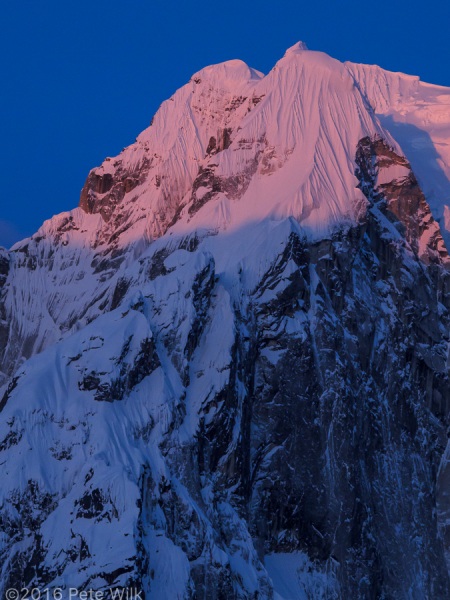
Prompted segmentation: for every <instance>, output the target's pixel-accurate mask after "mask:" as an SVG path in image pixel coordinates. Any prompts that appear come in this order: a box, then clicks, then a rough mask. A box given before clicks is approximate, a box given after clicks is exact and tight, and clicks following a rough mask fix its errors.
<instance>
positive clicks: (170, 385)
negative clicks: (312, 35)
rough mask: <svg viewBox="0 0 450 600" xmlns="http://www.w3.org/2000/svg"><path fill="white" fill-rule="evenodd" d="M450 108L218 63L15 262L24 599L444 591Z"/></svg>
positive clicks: (8, 270) (4, 584) (7, 576)
mask: <svg viewBox="0 0 450 600" xmlns="http://www.w3.org/2000/svg"><path fill="white" fill-rule="evenodd" d="M449 106H450V90H448V89H446V88H441V87H438V86H432V85H430V84H425V83H422V82H420V80H419V79H418V78H414V77H410V76H407V75H403V74H396V73H389V72H387V71H383V70H382V69H380V68H379V67H372V66H365V65H355V64H351V63H345V64H342V63H340V62H339V61H336V60H334V59H333V58H331V57H329V56H327V55H326V54H323V53H321V52H316V51H310V50H307V48H306V45H305V44H303V43H302V42H299V43H297V44H295V45H294V46H293V47H292V48H290V49H289V50H288V51H287V52H286V54H285V55H284V57H283V58H282V59H281V60H279V61H278V62H277V64H276V65H275V66H274V68H273V69H272V71H270V73H268V74H267V75H265V76H264V75H263V74H262V73H260V72H258V71H256V70H254V69H252V68H250V67H249V66H247V65H246V64H245V63H243V62H242V61H240V60H231V61H227V62H224V63H221V64H218V65H212V66H209V67H206V68H204V69H202V70H201V71H199V72H198V73H196V74H194V75H193V76H192V78H191V80H190V81H189V82H188V83H187V84H186V85H185V86H183V87H182V88H180V89H179V90H178V91H177V92H176V93H175V94H174V95H173V96H172V97H171V98H170V99H169V100H167V101H166V102H164V103H163V104H162V105H161V107H160V109H159V110H158V112H157V113H156V115H155V116H154V118H153V120H152V123H151V125H150V126H149V127H148V128H147V129H146V130H145V131H144V132H142V133H141V134H140V135H139V136H138V138H137V140H136V142H135V143H134V144H132V145H131V146H129V147H128V148H125V149H124V150H123V151H122V152H121V154H119V155H118V156H117V157H115V158H107V159H106V160H105V161H104V162H103V164H102V165H101V166H99V167H97V168H95V169H93V170H92V171H91V172H90V173H89V175H88V177H87V180H86V183H85V186H84V188H83V190H82V192H81V197H80V202H79V206H78V208H75V209H74V210H73V211H70V212H68V213H62V214H60V215H57V216H55V217H53V218H52V219H50V220H49V221H46V222H45V223H44V224H43V225H42V227H41V228H40V229H39V231H38V232H37V233H36V234H35V235H33V236H32V237H31V238H29V239H26V240H24V241H23V242H20V243H18V244H16V245H15V246H14V247H13V248H12V250H11V251H10V252H7V251H4V250H0V340H1V342H2V343H1V345H0V386H1V387H0V413H1V414H0V460H1V463H2V465H3V479H2V488H1V490H0V507H1V508H0V520H1V523H2V531H3V534H2V537H1V538H0V557H1V565H2V567H1V569H2V570H1V576H0V589H1V593H2V594H4V593H6V590H7V589H9V588H20V589H22V588H30V589H31V588H38V589H45V588H50V589H52V588H63V589H68V588H69V587H72V588H78V589H80V590H97V591H98V590H101V591H102V592H104V594H106V595H104V596H103V597H105V598H106V597H109V596H108V594H109V595H110V596H111V597H112V595H113V592H111V591H110V590H114V589H130V588H136V589H138V590H139V591H142V593H143V595H145V597H146V598H147V599H150V598H151V599H152V600H166V599H168V598H170V599H172V598H174V599H175V598H180V599H181V598H183V599H194V598H209V599H211V600H219V599H227V600H228V599H238V598H239V599H256V598H258V599H260V600H261V599H267V600H292V599H301V600H303V599H304V598H305V599H306V598H317V599H319V598H323V599H325V598H326V599H327V600H328V599H332V598H342V599H347V598H361V599H362V598H364V599H365V598H405V599H406V598H427V597H429V598H436V599H440V598H442V599H445V598H448V597H449V594H450V583H449V575H448V566H449V564H450V529H449V525H448V524H449V523H450V491H449V483H448V482H449V480H450V463H449V460H448V456H449V452H450V450H449V449H448V446H447V427H448V425H449V422H448V415H449V401H450V385H449V384H450V382H449V373H448V341H449V337H450V336H449V326H450V315H449V309H450V295H449V294H450V280H449V269H450V259H449V255H448V253H447V248H446V241H447V242H448V241H449V238H448V233H447V227H448V223H449V222H450V217H449V216H448V214H450V213H449V211H450V208H449V205H450V193H449V192H450V183H449V182H450V161H449V159H450V155H448V153H447V148H449V147H450V111H449V110H448V107H449ZM449 229H450V228H449Z"/></svg>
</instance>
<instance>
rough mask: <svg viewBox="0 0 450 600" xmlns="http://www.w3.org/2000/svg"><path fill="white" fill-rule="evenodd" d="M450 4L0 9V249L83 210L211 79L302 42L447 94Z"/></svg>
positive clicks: (32, 5) (29, 5) (140, 2)
mask: <svg viewBox="0 0 450 600" xmlns="http://www.w3.org/2000/svg"><path fill="white" fill-rule="evenodd" d="M449 28H450V3H448V1H447V0H435V1H434V2H433V3H428V4H424V3H423V2H419V1H418V0H412V1H411V2H409V3H407V4H405V3H403V2H402V3H401V2H398V1H395V0H394V1H392V0H391V1H389V2H387V1H385V0H378V1H377V2H375V3H364V2H360V1H359V2H355V1H354V0H351V1H350V0H342V1H340V2H337V1H336V0H315V1H309V2H299V1H298V0H284V1H283V0H280V1H279V2H278V3H277V4H276V5H275V3H273V2H269V1H268V0H260V1H259V2H254V3H251V2H242V1H237V0H228V1H227V2H226V3H219V2H203V1H202V2H195V1H193V2H180V1H179V0H164V2H163V1H162V0H156V1H151V2H150V1H148V0H129V1H128V2H118V1H117V0H108V1H106V0H95V1H94V2H92V1H90V2H88V1H87V0H78V1H76V2H75V1H73V0H67V1H66V2H60V1H58V2H56V0H47V1H45V2H40V3H38V2H35V1H31V0H27V1H24V0H16V1H15V2H9V3H6V4H5V5H4V6H3V7H2V15H1V19H0V56H1V75H2V79H1V81H2V90H1V94H0V114H1V117H0V119H1V132H2V140H1V160H0V172H1V173H0V174H1V180H2V189H1V192H0V245H5V246H7V247H9V246H10V245H11V244H13V243H14V242H16V241H18V240H19V239H21V238H23V237H26V236H29V235H31V234H32V233H34V232H35V231H36V230H37V229H38V228H39V226H40V225H41V223H42V222H43V221H44V220H45V219H48V218H50V217H51V216H52V215H54V214H56V213H59V212H62V211H65V210H70V209H72V208H74V207H75V206H77V205H78V201H79V193H80V190H81V188H82V186H83V183H84V181H85V179H86V176H87V174H88V172H89V170H90V169H91V168H93V167H95V166H97V165H99V164H100V163H101V162H102V161H103V159H104V158H105V157H106V156H115V155H116V154H118V153H119V152H120V151H121V149H122V148H123V147H124V146H128V145H129V144H131V143H132V142H133V141H134V140H135V138H136V136H137V135H138V134H139V133H140V132H141V131H142V130H143V129H145V128H146V127H147V126H148V125H149V123H150V120H151V117H152V115H153V114H154V113H155V111H156V110H157V108H158V106H159V105H160V104H161V102H162V101H164V100H165V99H166V98H168V97H169V96H171V95H172V94H173V93H174V91H175V90H176V89H177V88H179V87H181V86H182V85H184V84H185V83H186V82H187V81H188V80H189V79H190V77H191V75H192V74H193V73H195V72H196V71H198V70H200V69H201V68H202V67H204V66H206V65H209V64H213V63H217V62H221V61H224V60H229V59H233V58H240V59H242V60H244V61H245V62H247V63H248V64H249V65H250V66H252V67H254V68H256V69H258V70H260V71H263V72H264V73H267V72H268V71H269V70H270V69H271V68H272V67H273V65H274V64H275V62H276V61H277V60H278V59H279V58H281V57H282V56H283V54H284V52H285V50H286V49H287V48H288V47H290V46H292V45H293V44H294V43H295V42H297V41H298V40H303V41H304V42H306V44H307V45H308V47H309V48H310V49H313V50H322V51H324V52H326V53H328V54H330V55H331V56H333V57H334V58H337V59H339V60H342V61H345V60H350V61H353V62H361V63H368V64H379V65H380V66H382V67H383V68H385V69H388V70H392V71H403V72H405V73H410V74H413V75H419V76H420V78H421V79H422V80H424V81H428V82H431V83H436V84H441V85H447V86H450V51H449V45H448V31H449Z"/></svg>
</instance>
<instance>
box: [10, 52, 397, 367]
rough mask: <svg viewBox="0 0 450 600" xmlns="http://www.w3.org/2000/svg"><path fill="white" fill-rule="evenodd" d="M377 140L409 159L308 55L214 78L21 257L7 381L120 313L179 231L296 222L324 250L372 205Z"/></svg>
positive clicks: (192, 87) (338, 75) (181, 94)
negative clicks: (117, 295)
mask: <svg viewBox="0 0 450 600" xmlns="http://www.w3.org/2000/svg"><path fill="white" fill-rule="evenodd" d="M374 136H381V137H383V136H384V137H385V138H387V139H388V140H389V143H390V144H391V145H392V146H393V147H395V148H396V144H395V142H394V141H393V140H391V139H390V138H389V136H388V134H386V133H385V132H383V130H382V128H381V127H380V125H379V123H378V122H377V120H376V119H374V117H373V115H372V114H371V113H370V112H369V111H368V110H367V107H366V101H365V99H364V98H363V96H362V94H361V93H360V91H359V89H358V88H357V87H356V86H355V85H354V81H353V78H352V77H351V76H350V74H349V73H348V70H347V69H346V68H345V67H344V66H343V65H342V64H341V63H339V62H338V61H335V60H333V59H331V58H330V57H328V56H326V55H325V54H322V53H319V52H310V51H306V50H305V47H304V45H302V44H297V45H295V46H294V47H293V48H291V49H290V50H289V51H288V52H286V55H285V56H284V57H283V58H282V59H281V60H280V61H279V62H278V63H277V65H276V66H275V67H274V69H273V70H272V71H271V72H270V73H269V74H268V75H267V76H266V77H263V75H262V74H261V73H259V72H257V71H255V70H254V69H251V68H250V67H248V66H247V65H246V64H245V63H243V62H242V61H239V60H232V61H228V62H225V63H222V64H219V65H213V66H210V67H206V68H205V69H202V70H201V71H199V72H198V73H196V74H195V75H194V76H193V77H192V79H191V80H190V82H189V83H188V84H186V85H185V86H184V87H182V88H181V89H180V90H178V91H177V92H176V93H175V94H174V95H173V97H172V98H170V99H169V100H167V101H166V102H164V103H163V104H162V106H161V107H160V109H159V110H158V112H157V113H156V115H155V117H154V119H153V123H152V125H151V126H150V127H149V128H148V129H146V130H145V131H144V132H143V133H142V134H141V135H140V136H139V137H138V138H137V140H136V142H135V143H134V144H132V145H131V146H129V147H128V148H126V149H125V150H124V151H123V152H122V153H121V154H120V155H119V156H117V157H115V158H108V159H106V160H105V161H104V163H103V164H102V165H101V166H100V167H98V168H96V169H93V170H92V171H91V172H90V174H89V176H88V178H87V181H86V184H85V186H84V188H83V191H82V193H81V198H80V207H79V208H77V209H75V210H73V211H71V212H70V213H64V214H62V215H59V216H57V217H54V218H53V219H50V220H49V221H47V222H46V223H45V224H44V225H43V227H42V228H41V229H40V230H39V231H38V232H37V233H36V234H35V235H34V236H32V238H30V239H29V240H25V241H24V242H21V243H19V244H16V246H15V247H14V249H13V252H12V254H11V259H10V262H11V270H10V278H9V280H8V283H7V284H6V287H5V288H4V291H3V300H2V305H3V306H4V320H3V322H2V324H1V327H2V331H3V332H4V333H3V334H2V335H3V336H4V339H5V340H6V341H5V344H4V349H3V350H2V357H1V362H2V364H3V369H2V370H3V372H4V373H6V374H7V375H8V376H10V375H11V374H12V373H13V371H14V370H15V368H16V367H17V366H18V364H20V361H21V360H22V357H23V358H27V357H29V356H30V355H32V354H33V353H35V352H39V351H41V350H42V349H43V348H45V347H47V346H48V345H49V344H51V343H54V342H55V341H57V340H58V339H59V338H60V337H61V336H65V335H67V334H68V333H70V332H72V331H73V330H74V329H76V328H78V327H80V326H82V325H83V324H86V323H88V322H90V321H91V320H92V319H94V318H96V316H98V315H99V314H101V313H102V312H103V311H104V310H105V309H107V308H108V307H111V306H114V304H115V299H114V289H115V286H116V282H117V281H118V280H119V279H121V278H122V276H123V274H124V273H125V272H126V270H127V269H129V267H130V264H131V263H132V262H133V261H134V260H135V259H136V258H137V257H138V256H139V255H140V254H141V253H142V252H143V251H144V250H145V248H146V247H148V245H149V244H151V243H152V242H153V241H154V240H155V239H158V238H160V237H161V236H164V235H165V234H167V233H168V231H169V230H170V231H171V233H172V235H176V236H186V235H191V233H192V232H193V231H195V230H199V231H203V232H209V233H217V232H219V231H220V232H224V231H228V232H230V231H232V230H237V229H240V228H242V227H245V226H248V225H249V224H250V223H258V222H260V221H262V220H264V219H270V220H271V221H272V220H273V221H279V220H281V219H285V218H288V217H294V218H295V219H296V220H297V221H298V222H299V223H300V226H301V227H302V231H303V233H304V235H306V236H308V238H310V239H319V238H321V237H323V236H325V235H328V234H329V233H330V232H332V231H334V230H335V229H336V228H339V226H340V224H342V223H343V222H347V223H354V222H356V221H357V220H358V219H359V218H360V217H361V215H362V214H364V211H365V206H366V199H365V197H364V195H363V194H362V192H361V190H360V189H359V187H358V181H357V179H356V177H355V174H354V173H355V168H356V165H355V152H356V147H357V144H358V141H359V140H360V139H361V138H363V137H374ZM397 151H398V152H400V150H399V149H398V148H397ZM202 235H203V234H202ZM19 315H24V316H23V317H22V316H21V317H19Z"/></svg>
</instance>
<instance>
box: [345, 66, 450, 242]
mask: <svg viewBox="0 0 450 600" xmlns="http://www.w3.org/2000/svg"><path fill="white" fill-rule="evenodd" d="M346 66H347V68H348V69H349V71H350V72H351V73H352V75H353V76H354V78H355V81H356V82H357V84H358V86H359V87H360V89H361V91H362V92H363V93H364V94H365V96H366V97H367V99H368V101H369V102H370V104H371V105H372V107H373V109H374V111H375V113H376V114H377V116H378V118H379V120H380V122H381V124H382V125H383V127H384V129H386V130H387V131H389V132H390V133H391V135H392V136H393V137H394V138H395V139H396V140H397V141H398V142H399V144H400V145H401V147H402V149H403V151H404V153H405V155H406V157H407V158H408V160H409V161H410V163H411V165H412V168H413V170H414V172H415V174H416V176H417V178H418V180H419V183H420V186H421V188H422V190H423V192H424V194H425V196H426V198H427V201H428V203H429V204H430V207H431V210H432V212H433V215H434V217H435V219H436V220H437V221H438V223H439V225H440V227H441V230H442V233H443V237H444V240H445V242H446V244H447V246H449V245H450V219H449V214H450V89H449V88H446V87H442V86H438V85H431V84H428V83H424V82H422V81H420V79H419V78H418V77H413V76H410V75H405V74H403V73H391V72H389V71H385V70H384V69H381V68H380V67H378V66H369V65H358V64H353V63H346Z"/></svg>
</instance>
